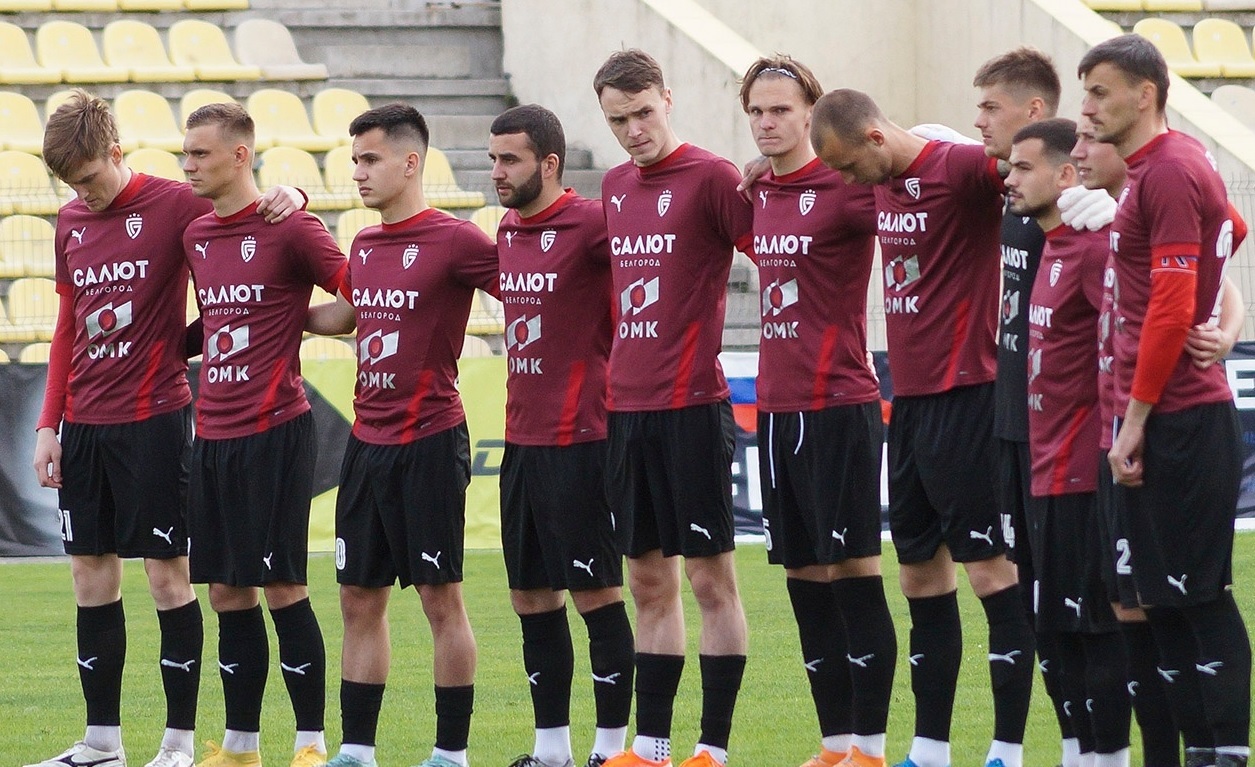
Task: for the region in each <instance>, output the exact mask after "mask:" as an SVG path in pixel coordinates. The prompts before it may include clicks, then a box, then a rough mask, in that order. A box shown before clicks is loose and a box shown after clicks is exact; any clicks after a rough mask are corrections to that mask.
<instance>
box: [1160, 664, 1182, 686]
mask: <svg viewBox="0 0 1255 767" xmlns="http://www.w3.org/2000/svg"><path fill="white" fill-rule="evenodd" d="M1155 670H1156V671H1158V672H1159V676H1161V677H1163V680H1164V681H1165V682H1167V683H1168V684H1172V683H1173V682H1175V681H1176V678H1177V676H1179V675H1180V674H1181V672H1180V671H1177V670H1176V669H1175V668H1160V667H1159V666H1155Z"/></svg>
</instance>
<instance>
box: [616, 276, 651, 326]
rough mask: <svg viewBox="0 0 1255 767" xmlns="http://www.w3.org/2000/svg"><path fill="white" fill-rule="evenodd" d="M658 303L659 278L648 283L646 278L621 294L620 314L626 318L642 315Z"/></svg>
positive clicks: (634, 283) (629, 286)
mask: <svg viewBox="0 0 1255 767" xmlns="http://www.w3.org/2000/svg"><path fill="white" fill-rule="evenodd" d="M656 303H658V278H657V277H655V278H653V279H652V280H649V281H646V280H645V278H644V277H642V278H641V279H639V280H637V281H636V282H633V283H632V284H631V285H628V286H627V287H626V288H624V289H623V292H621V293H620V294H619V313H620V314H621V315H622V316H624V317H628V316H633V315H637V314H640V313H641V312H642V311H644V310H645V309H647V308H649V307H651V306H653V305H654V304H656Z"/></svg>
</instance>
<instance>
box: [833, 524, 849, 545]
mask: <svg viewBox="0 0 1255 767" xmlns="http://www.w3.org/2000/svg"><path fill="white" fill-rule="evenodd" d="M848 532H850V528H848V527H843V528H841V532H839V533H838V532H837V531H836V530H833V531H832V538H833V540H837V541H841V545H842V546H844V545H845V536H846V533H848Z"/></svg>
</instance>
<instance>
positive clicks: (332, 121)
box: [313, 88, 370, 144]
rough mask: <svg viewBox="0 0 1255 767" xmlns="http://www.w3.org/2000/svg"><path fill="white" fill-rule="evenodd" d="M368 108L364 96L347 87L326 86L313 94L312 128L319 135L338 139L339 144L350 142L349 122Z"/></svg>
mask: <svg viewBox="0 0 1255 767" xmlns="http://www.w3.org/2000/svg"><path fill="white" fill-rule="evenodd" d="M367 109H370V103H369V102H367V101H366V97H365V96H363V95H362V94H360V93H358V92H357V91H351V90H348V89H347V88H327V89H326V90H322V91H319V92H318V93H317V94H316V95H315V96H314V109H313V111H314V130H316V131H317V132H318V135H320V136H326V137H328V138H334V139H338V140H339V141H340V143H341V144H352V143H353V137H352V136H350V135H349V123H351V122H353V118H354V117H357V116H358V115H360V114H361V113H362V112H365V111H366V110H367Z"/></svg>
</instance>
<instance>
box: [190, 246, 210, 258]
mask: <svg viewBox="0 0 1255 767" xmlns="http://www.w3.org/2000/svg"><path fill="white" fill-rule="evenodd" d="M192 244H193V245H194V246H195V247H196V252H197V253H199V254H200V257H201V258H202V259H205V258H209V243H207V242H206V243H204V244H201V243H199V242H196V243H192Z"/></svg>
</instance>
